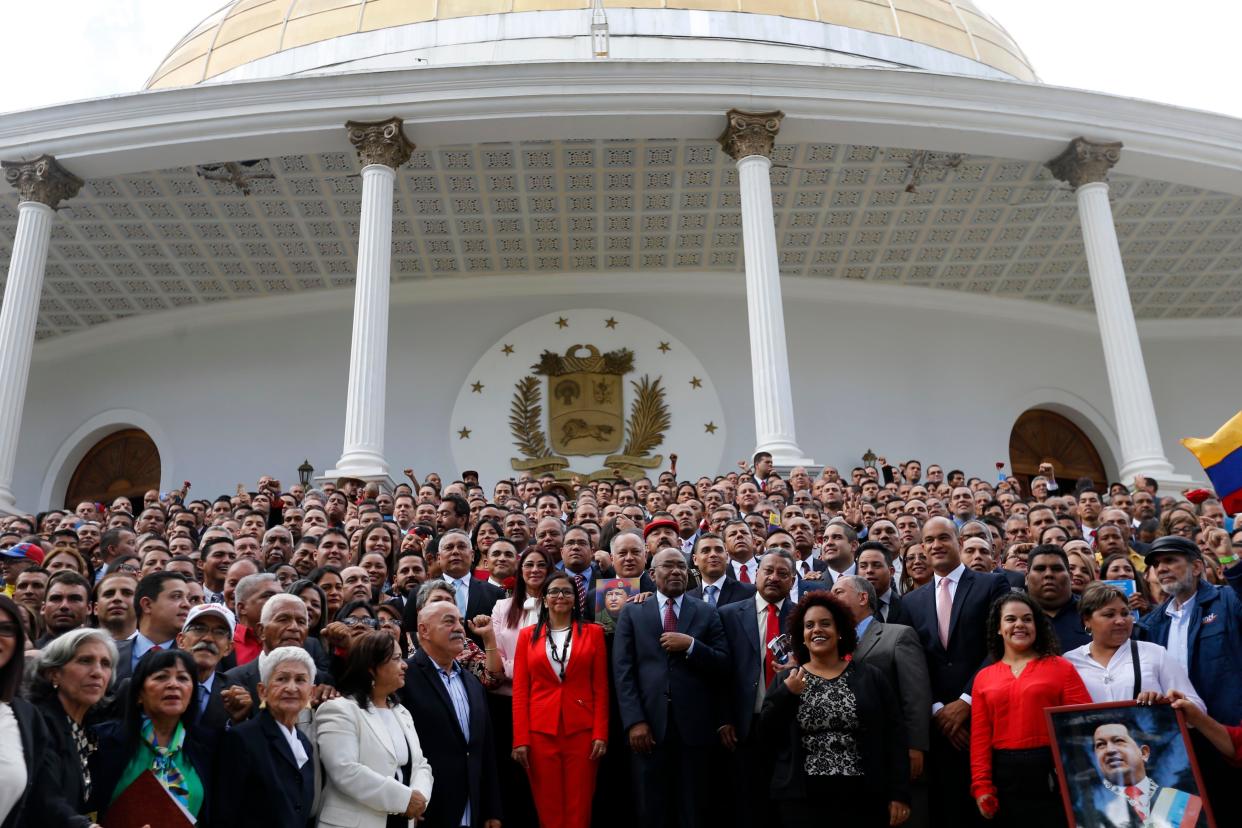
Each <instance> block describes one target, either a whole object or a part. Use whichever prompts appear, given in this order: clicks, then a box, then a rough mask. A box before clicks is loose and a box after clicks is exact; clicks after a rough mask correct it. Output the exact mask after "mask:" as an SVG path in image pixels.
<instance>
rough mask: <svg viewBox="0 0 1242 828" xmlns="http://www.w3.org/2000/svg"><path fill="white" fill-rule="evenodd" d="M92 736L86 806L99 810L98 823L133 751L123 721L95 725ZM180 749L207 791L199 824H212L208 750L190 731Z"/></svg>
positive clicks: (104, 818) (211, 775) (131, 757)
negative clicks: (93, 747)
mask: <svg viewBox="0 0 1242 828" xmlns="http://www.w3.org/2000/svg"><path fill="white" fill-rule="evenodd" d="M95 737H96V739H98V741H99V747H98V748H97V749H96V750H95V752H94V753H92V754H91V758H90V768H91V798H90V800H89V801H88V802H87V807H88V809H89V810H91V811H98V812H99V817H100V819H99V822H100V823H102V824H105V825H106V824H107V810H108V806H109V805H111V804H112V793H113V791H114V790H115V789H116V786H117V783H118V782H120V781H121V775H122V774H123V773H124V772H125V768H126V766H127V765H129V762H130V760H131V759H133V753H132V751H130V750H128V749H126V746H125V730H124V722H120V721H111V722H103V723H102V724H100V725H97V726H96V727H95ZM182 750H183V752H184V753H185V757H186V759H188V760H189V762H190V765H191V766H192V767H193V768H194V770H195V771H196V772H197V773H198V779H199V781H200V782H201V783H202V785H203V791H204V792H205V794H206V795H205V796H204V797H203V807H202V809H201V810H199V812H198V824H199V825H211V809H212V804H213V803H212V799H213V797H212V796H211V791H212V784H213V782H214V781H215V777H214V776H213V774H212V770H213V766H212V762H211V753H210V751H209V750H208V749H207V748H205V747H204V746H203V744H202V742H200V741H199V740H198V739H197V738H196V737H195V735H194V734H193V733H192V732H191V733H187V734H186V736H185V744H184V746H183V747H182Z"/></svg>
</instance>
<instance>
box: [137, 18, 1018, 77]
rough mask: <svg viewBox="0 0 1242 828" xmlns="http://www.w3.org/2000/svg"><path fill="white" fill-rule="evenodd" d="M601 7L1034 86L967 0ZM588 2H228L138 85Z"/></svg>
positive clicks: (1010, 45) (1014, 50)
mask: <svg viewBox="0 0 1242 828" xmlns="http://www.w3.org/2000/svg"><path fill="white" fill-rule="evenodd" d="M604 6H605V8H641V9H661V8H663V9H698V10H706V11H717V12H749V13H753V14H765V15H774V16H779V17H789V18H794V19H799V20H812V21H819V22H822V23H830V24H835V25H838V26H844V27H848V28H851V29H859V30H862V31H866V32H873V33H876V34H882V35H889V36H892V37H900V38H903V39H905V40H910V41H913V42H916V43H921V44H924V45H927V46H932V47H935V48H937V49H942V50H944V51H946V52H951V53H953V54H957V55H961V56H963V57H966V58H969V59H971V60H975V61H978V62H979V63H982V64H985V65H987V66H991V67H993V68H995V69H999V70H1000V71H1002V72H1005V73H1006V74H1009V75H1011V76H1013V77H1015V78H1018V79H1020V80H1026V81H1033V80H1035V79H1036V78H1035V72H1034V71H1033V70H1032V68H1031V66H1030V64H1029V62H1028V61H1027V60H1026V57H1025V56H1024V55H1023V53H1022V50H1021V49H1020V48H1019V47H1018V45H1017V43H1015V42H1014V40H1013V38H1011V37H1010V36H1009V34H1008V33H1007V32H1006V31H1005V30H1004V29H1002V28H1001V27H1000V26H999V25H998V24H997V23H995V22H994V21H993V20H992V19H991V18H990V17H988V16H987V15H985V14H984V13H983V12H981V11H980V10H979V9H978V8H977V7H976V6H975V4H974V3H973V2H971V0H604ZM590 7H591V2H590V0H233V1H232V2H230V3H228V4H227V5H226V6H224V7H223V8H221V9H220V10H218V11H217V12H215V13H214V14H212V15H211V16H209V17H208V18H207V19H206V20H204V21H203V22H201V23H199V24H198V25H197V26H195V27H194V28H193V29H192V30H191V31H190V32H189V34H187V35H186V36H185V37H183V38H182V39H181V41H180V42H179V43H178V44H177V45H176V46H175V47H174V48H173V50H172V51H171V52H170V53H169V54H168V57H166V58H165V59H164V61H163V63H161V64H160V66H159V68H158V69H156V70H155V73H154V74H153V75H152V76H151V79H150V80H149V81H148V82H147V87H146V88H148V89H159V88H164V87H172V86H190V85H193V84H196V83H202V82H203V81H208V80H211V79H212V78H214V77H216V76H217V75H220V74H222V73H224V72H227V71H229V70H230V69H234V68H236V67H238V66H242V65H243V64H246V63H250V62H251V61H255V60H259V59H261V58H265V57H268V56H270V55H274V54H277V53H279V52H283V51H286V50H288V49H294V48H296V47H298V46H306V45H308V44H312V43H319V42H322V41H325V40H331V39H332V38H336V37H341V36H344V35H350V34H355V33H359V32H370V31H375V30H379V29H387V28H392V27H395V26H404V25H407V24H410V23H423V22H426V21H429V20H445V19H450V18H459V17H470V16H474V15H485V14H505V13H508V12H530V11H557V10H565V9H588V8H590Z"/></svg>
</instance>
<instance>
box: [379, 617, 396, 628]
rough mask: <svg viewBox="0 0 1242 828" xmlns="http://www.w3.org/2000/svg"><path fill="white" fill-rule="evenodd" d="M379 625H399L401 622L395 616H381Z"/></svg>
mask: <svg viewBox="0 0 1242 828" xmlns="http://www.w3.org/2000/svg"><path fill="white" fill-rule="evenodd" d="M379 626H381V627H400V626H401V622H400V621H398V620H397V619H395V618H381V619H380V622H379Z"/></svg>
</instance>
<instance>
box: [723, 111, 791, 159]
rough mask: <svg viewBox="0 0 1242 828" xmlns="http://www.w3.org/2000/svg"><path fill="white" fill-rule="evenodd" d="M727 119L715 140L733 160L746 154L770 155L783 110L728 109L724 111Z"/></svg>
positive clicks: (778, 130) (783, 115)
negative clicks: (752, 110)
mask: <svg viewBox="0 0 1242 828" xmlns="http://www.w3.org/2000/svg"><path fill="white" fill-rule="evenodd" d="M725 117H726V118H728V119H729V123H728V126H726V127H725V131H724V132H722V133H721V134H720V137H719V138H717V139H716V140H717V141H719V142H720V146H721V148H722V149H723V150H724V151H725V152H727V153H728V154H729V157H731V158H732V159H733V160H734V161H741V160H742V159H743V158H745V157H746V156H748V155H762V156H764V157H769V156H771V155H772V145H773V144H775V143H776V133H778V132H780V129H781V120H782V119H784V117H785V113H784V112H743V111H742V110H740V109H730V110H729V111H728V112H726V113H725Z"/></svg>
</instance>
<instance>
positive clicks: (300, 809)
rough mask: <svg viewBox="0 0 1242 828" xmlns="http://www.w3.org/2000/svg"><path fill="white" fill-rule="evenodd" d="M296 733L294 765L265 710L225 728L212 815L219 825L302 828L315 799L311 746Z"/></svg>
mask: <svg viewBox="0 0 1242 828" xmlns="http://www.w3.org/2000/svg"><path fill="white" fill-rule="evenodd" d="M294 732H295V733H297V737H298V741H299V742H301V743H302V749H303V750H305V751H306V756H307V760H306V764H304V765H302V767H301V768H299V767H298V765H297V762H296V761H295V760H294V758H293V751H292V750H291V749H290V747H289V743H288V742H287V741H286V740H285V737H284V735H283V734H282V733H281V732H280V725H278V724H277V723H276V720H275V719H273V718H272V717H271V715H270V714H269V713H268V712H267V711H266V710H264V711H261V712H260V713H259V715H258V716H256V717H255V718H253V719H251V720H250V721H247V722H242V723H241V724H240V725H238V726H237V727H234V728H231V729H229V731H228V732H227V733H225V734H224V738H223V739H221V741H220V750H219V753H218V754H217V764H216V786H215V795H216V798H215V803H214V808H213V819H215V821H216V824H217V825H220V826H224V827H225V828H306V826H307V825H308V824H309V822H310V820H311V808H312V806H313V805H314V801H315V760H314V756H315V752H314V749H313V748H312V746H311V743H310V740H309V739H307V738H306V737H305V736H304V735H302V733H301V731H297V730H296V729H295V731H294Z"/></svg>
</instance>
